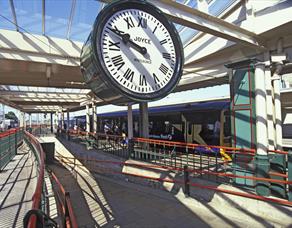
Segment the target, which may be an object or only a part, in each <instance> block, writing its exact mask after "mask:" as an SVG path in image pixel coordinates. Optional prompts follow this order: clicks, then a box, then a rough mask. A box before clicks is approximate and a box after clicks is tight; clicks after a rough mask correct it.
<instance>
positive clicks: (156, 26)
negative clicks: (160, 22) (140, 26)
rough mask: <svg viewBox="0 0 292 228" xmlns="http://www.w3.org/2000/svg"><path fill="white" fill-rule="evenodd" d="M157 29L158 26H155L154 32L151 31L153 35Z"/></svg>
mask: <svg viewBox="0 0 292 228" xmlns="http://www.w3.org/2000/svg"><path fill="white" fill-rule="evenodd" d="M157 27H158V26H156V27H155V28H154V30H153V32H152V33H153V34H154V33H155V31H156V29H157Z"/></svg>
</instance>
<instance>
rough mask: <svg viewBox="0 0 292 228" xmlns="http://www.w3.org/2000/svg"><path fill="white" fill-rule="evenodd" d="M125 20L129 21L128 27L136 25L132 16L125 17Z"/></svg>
mask: <svg viewBox="0 0 292 228" xmlns="http://www.w3.org/2000/svg"><path fill="white" fill-rule="evenodd" d="M124 21H125V22H127V26H128V29H130V28H133V27H135V25H134V22H133V20H132V18H131V17H127V18H124Z"/></svg>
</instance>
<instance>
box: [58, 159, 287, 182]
mask: <svg viewBox="0 0 292 228" xmlns="http://www.w3.org/2000/svg"><path fill="white" fill-rule="evenodd" d="M58 157H60V158H64V159H67V160H70V159H78V160H85V161H94V162H97V163H110V164H116V165H121V166H122V165H123V166H131V167H141V168H149V169H151V168H156V169H165V170H169V171H170V170H172V171H183V170H184V169H183V168H173V167H168V166H161V165H148V164H147V165H146V164H135V163H126V162H116V161H108V160H97V159H95V158H82V157H75V158H69V157H64V156H58ZM71 164H75V163H71ZM75 165H76V164H75ZM187 171H188V172H190V173H201V174H210V175H214V176H220V177H230V178H243V179H248V180H257V181H265V182H270V183H280V184H288V185H289V184H292V181H284V180H277V179H271V178H262V177H254V176H241V175H235V174H228V173H219V172H212V171H208V170H199V169H187Z"/></svg>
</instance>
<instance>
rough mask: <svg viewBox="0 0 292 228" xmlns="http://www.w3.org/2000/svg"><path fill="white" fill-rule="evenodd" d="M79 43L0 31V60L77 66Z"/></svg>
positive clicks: (80, 46) (80, 44) (80, 45)
mask: <svg viewBox="0 0 292 228" xmlns="http://www.w3.org/2000/svg"><path fill="white" fill-rule="evenodd" d="M82 45H83V44H82V43H81V42H75V41H70V40H65V39H59V38H52V37H48V36H42V35H31V34H28V33H21V32H16V31H9V30H4V29H0V59H12V60H25V61H31V62H41V63H51V64H61V65H67V66H79V63H80V61H79V58H80V51H81V48H82Z"/></svg>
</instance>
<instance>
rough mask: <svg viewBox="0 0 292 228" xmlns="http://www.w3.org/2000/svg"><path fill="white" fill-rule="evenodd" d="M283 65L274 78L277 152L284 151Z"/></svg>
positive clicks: (277, 69) (279, 66) (279, 65)
mask: <svg viewBox="0 0 292 228" xmlns="http://www.w3.org/2000/svg"><path fill="white" fill-rule="evenodd" d="M282 67H283V66H282V64H277V66H276V71H275V73H274V75H273V77H272V80H273V89H274V102H275V110H274V112H275V121H276V133H275V135H276V150H282V112H281V100H280V98H281V97H280V88H281V77H280V71H281V70H282Z"/></svg>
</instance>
